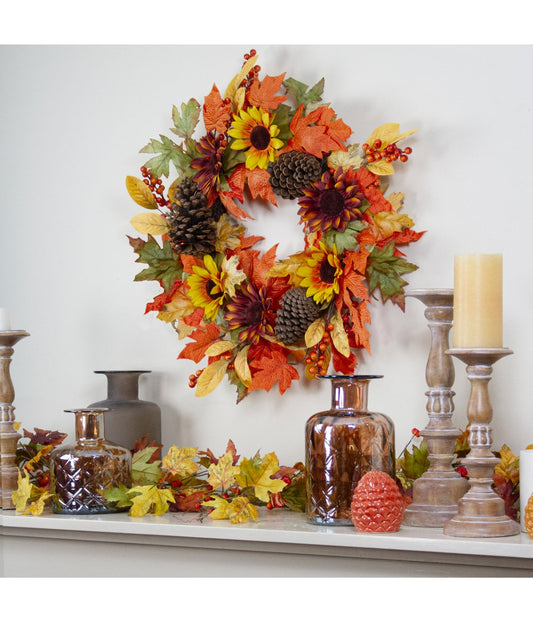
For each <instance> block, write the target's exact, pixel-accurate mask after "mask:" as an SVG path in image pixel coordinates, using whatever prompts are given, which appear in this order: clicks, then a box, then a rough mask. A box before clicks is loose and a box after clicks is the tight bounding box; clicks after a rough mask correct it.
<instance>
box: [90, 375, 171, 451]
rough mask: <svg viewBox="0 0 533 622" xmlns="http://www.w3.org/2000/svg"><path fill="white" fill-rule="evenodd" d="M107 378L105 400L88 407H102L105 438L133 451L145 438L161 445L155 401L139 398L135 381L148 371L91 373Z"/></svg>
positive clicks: (158, 417)
mask: <svg viewBox="0 0 533 622" xmlns="http://www.w3.org/2000/svg"><path fill="white" fill-rule="evenodd" d="M94 373H95V374H103V375H104V376H105V377H106V378H107V399H105V400H101V401H99V402H94V403H92V404H89V408H96V407H98V408H106V409H108V410H109V411H110V412H108V413H107V414H106V415H104V420H105V430H106V438H108V439H109V440H110V441H113V442H114V443H118V444H119V445H121V446H122V447H127V448H128V449H130V450H133V448H134V447H135V442H136V441H138V440H139V439H141V438H144V437H145V436H148V442H150V441H155V443H156V444H157V445H159V444H161V409H160V408H159V406H158V405H157V404H156V403H155V402H148V401H147V400H141V399H139V378H140V376H141V375H142V374H149V373H151V372H149V371H95V372H94Z"/></svg>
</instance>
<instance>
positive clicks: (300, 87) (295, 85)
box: [283, 78, 324, 106]
mask: <svg viewBox="0 0 533 622" xmlns="http://www.w3.org/2000/svg"><path fill="white" fill-rule="evenodd" d="M283 86H284V87H285V88H286V89H287V93H289V94H290V95H294V97H295V98H296V102H297V104H298V106H299V105H300V104H311V103H314V102H319V101H321V99H322V93H323V92H324V78H322V79H321V80H319V81H318V82H317V83H316V84H315V85H314V86H313V87H311V88H309V87H308V86H307V84H304V83H303V82H300V81H298V80H295V79H294V78H287V80H285V81H284V82H283Z"/></svg>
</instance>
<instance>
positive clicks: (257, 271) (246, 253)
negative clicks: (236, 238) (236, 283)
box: [237, 244, 278, 286]
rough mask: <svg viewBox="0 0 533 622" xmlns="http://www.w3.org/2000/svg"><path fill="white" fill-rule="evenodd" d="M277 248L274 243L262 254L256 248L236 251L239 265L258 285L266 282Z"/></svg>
mask: <svg viewBox="0 0 533 622" xmlns="http://www.w3.org/2000/svg"><path fill="white" fill-rule="evenodd" d="M277 248H278V245H277V244H275V245H274V246H273V247H272V248H271V249H269V250H268V251H267V252H266V253H263V255H261V253H260V251H258V250H248V249H246V250H239V251H237V254H238V256H239V266H240V268H241V270H243V271H244V272H245V273H246V274H247V275H248V278H249V279H250V281H253V282H254V283H255V284H256V285H259V286H261V285H266V284H267V281H268V277H267V274H268V272H269V270H270V269H271V268H272V266H273V265H274V263H275V261H276V250H277Z"/></svg>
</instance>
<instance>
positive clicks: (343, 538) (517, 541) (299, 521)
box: [0, 509, 533, 568]
mask: <svg viewBox="0 0 533 622" xmlns="http://www.w3.org/2000/svg"><path fill="white" fill-rule="evenodd" d="M0 526H4V527H15V528H22V529H25V530H28V531H30V530H33V529H39V530H41V529H45V530H50V531H52V530H53V531H64V532H91V533H93V534H94V533H103V534H136V535H146V536H165V537H168V538H178V537H187V538H197V539H205V540H207V539H209V540H235V541H243V542H249V543H258V542H269V543H281V544H288V543H291V544H301V545H315V546H328V547H333V546H334V547H346V548H363V549H386V550H395V551H418V552H421V551H424V552H430V553H451V554H458V555H463V556H475V555H483V556H495V557H513V558H523V559H530V560H533V540H532V539H531V538H530V537H529V536H528V535H527V534H520V535H517V536H509V537H505V538H453V537H449V536H444V535H443V533H442V531H441V530H440V529H430V528H420V527H408V526H402V527H401V529H400V531H398V532H395V533H371V534H369V533H360V532H357V531H356V530H355V529H354V528H352V527H323V526H317V525H312V524H310V523H308V522H307V521H306V519H305V516H304V515H303V514H300V513H296V512H291V511H288V510H282V511H270V512H269V511H268V510H265V509H260V520H259V521H258V522H247V523H241V524H235V525H232V524H231V523H230V522H229V521H214V520H211V519H209V518H205V519H204V520H203V521H201V519H200V517H199V515H198V514H196V513H181V512H180V513H166V514H163V515H161V516H153V515H148V516H143V517H141V518H132V517H130V516H128V515H127V514H113V515H111V514H109V515H105V516H104V515H99V516H63V515H59V514H46V515H42V516H18V515H16V514H15V513H14V512H9V511H4V512H2V515H1V517H0ZM532 568H533V565H532Z"/></svg>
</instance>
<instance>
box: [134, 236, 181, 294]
mask: <svg viewBox="0 0 533 622" xmlns="http://www.w3.org/2000/svg"><path fill="white" fill-rule="evenodd" d="M129 239H130V245H131V246H132V247H133V249H134V251H135V252H136V253H137V254H138V255H139V257H138V258H137V259H136V260H135V262H136V263H146V264H148V266H149V267H148V268H145V269H144V270H141V272H139V274H137V275H136V276H135V279H134V280H135V281H161V283H162V285H163V287H164V289H165V291H166V292H169V291H170V290H171V289H172V287H173V285H174V283H175V281H176V279H180V278H181V275H182V266H181V263H180V261H179V258H178V256H177V255H175V254H174V252H173V250H172V247H171V246H170V243H169V241H168V240H165V241H164V242H163V247H162V248H161V246H159V244H158V243H157V242H156V241H155V239H154V238H153V237H152V236H151V235H148V241H146V242H145V241H144V240H141V239H140V238H136V239H132V238H129Z"/></svg>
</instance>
